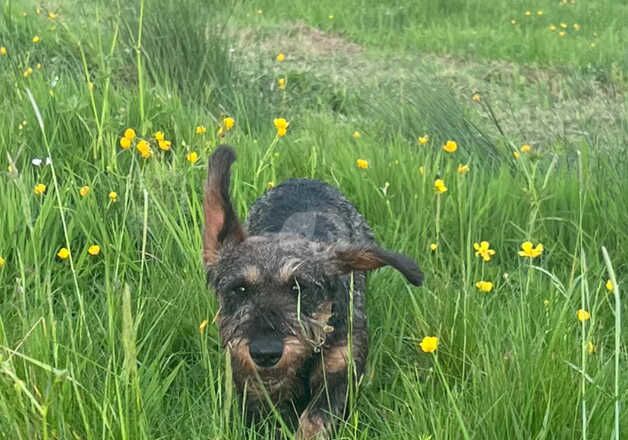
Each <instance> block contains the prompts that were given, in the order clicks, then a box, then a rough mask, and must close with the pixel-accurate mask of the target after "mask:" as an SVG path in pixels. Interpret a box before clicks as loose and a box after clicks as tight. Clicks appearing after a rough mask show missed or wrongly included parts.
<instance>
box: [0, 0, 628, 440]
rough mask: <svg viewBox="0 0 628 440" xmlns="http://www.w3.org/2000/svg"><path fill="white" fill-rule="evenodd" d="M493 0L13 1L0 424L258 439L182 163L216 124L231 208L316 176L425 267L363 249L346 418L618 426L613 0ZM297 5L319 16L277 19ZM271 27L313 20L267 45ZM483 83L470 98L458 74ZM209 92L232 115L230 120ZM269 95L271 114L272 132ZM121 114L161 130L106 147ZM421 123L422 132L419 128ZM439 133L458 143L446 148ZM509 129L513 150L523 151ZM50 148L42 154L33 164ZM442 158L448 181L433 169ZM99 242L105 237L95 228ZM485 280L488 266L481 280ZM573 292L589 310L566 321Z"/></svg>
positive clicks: (345, 431)
mask: <svg viewBox="0 0 628 440" xmlns="http://www.w3.org/2000/svg"><path fill="white" fill-rule="evenodd" d="M427 3H428V2H426V5H427ZM507 5H509V3H508V4H507V3H506V2H491V6H490V7H489V4H488V3H486V2H474V1H467V2H455V3H451V2H441V3H433V2H429V6H426V7H427V9H424V10H423V12H421V14H420V15H419V10H414V9H411V8H410V3H401V4H400V6H397V7H395V8H390V10H383V9H382V7H367V6H368V5H367V4H366V3H364V2H357V1H349V0H348V1H346V2H342V3H338V2H335V3H333V4H332V3H325V2H319V3H310V2H295V4H294V5H293V8H292V9H291V10H290V11H288V10H287V9H282V8H281V5H279V4H278V3H273V2H258V3H256V4H255V5H252V4H248V3H242V4H238V5H235V6H233V8H231V9H228V10H225V9H224V7H223V6H222V4H218V3H216V4H211V5H206V4H205V2H200V1H192V2H187V3H186V4H185V5H184V6H182V5H181V4H180V3H178V2H173V1H169V0H159V1H157V0H155V1H152V2H140V3H134V4H132V5H126V4H125V5H123V4H117V3H116V4H110V3H109V2H93V3H90V4H89V7H88V6H87V4H86V3H83V2H72V1H65V2H61V5H60V9H50V11H51V12H53V13H57V12H58V13H59V16H58V17H54V19H49V18H47V16H46V15H47V13H48V12H49V9H48V7H49V6H48V5H46V4H44V5H40V6H39V8H40V13H39V14H37V9H36V7H37V5H35V4H34V3H30V2H26V1H8V0H7V1H5V2H4V3H3V4H2V17H1V18H0V46H3V47H6V48H7V55H6V56H0V65H1V67H2V68H1V69H0V84H1V88H2V90H4V91H6V92H5V94H4V99H3V100H2V101H1V102H0V109H2V111H3V114H4V115H5V116H4V117H3V118H1V119H0V162H1V163H2V168H1V172H0V181H1V184H0V206H2V210H0V225H1V226H2V229H1V231H2V233H1V234H0V257H2V258H3V260H2V261H4V264H2V267H0V438H6V439H15V438H18V439H31V438H42V439H56V438H59V439H65V438H90V439H91V438H121V439H141V438H151V439H152V438H182V439H183V438H185V439H187V438H247V439H253V438H267V437H269V435H270V434H269V433H270V432H271V431H272V430H273V429H274V428H273V427H274V426H277V425H281V422H280V421H277V420H275V419H274V418H273V417H271V418H270V419H269V420H268V422H267V423H266V424H265V425H263V426H261V427H259V428H258V430H257V432H256V431H255V430H252V429H248V428H246V427H244V426H243V425H242V423H241V414H242V405H241V403H242V402H240V401H239V400H238V399H237V398H236V396H235V392H234V390H233V388H232V385H231V381H230V365H229V363H228V359H226V358H225V356H224V352H223V350H222V349H221V347H220V341H219V339H218V333H217V329H216V327H215V324H214V323H213V317H214V316H215V315H216V310H217V304H216V300H215V298H214V296H213V294H212V293H211V292H209V291H208V289H207V288H206V285H205V275H204V273H203V269H202V265H201V262H200V249H201V235H200V233H201V228H202V222H203V219H202V208H201V205H202V194H201V188H202V182H203V178H204V175H205V167H206V161H207V158H208V156H209V154H210V153H211V151H212V150H213V148H214V147H215V145H216V144H217V143H218V142H228V143H231V144H233V145H235V146H236V148H237V152H238V155H239V158H238V161H237V162H236V164H235V168H234V175H233V180H234V184H233V188H232V192H233V198H234V202H235V205H236V209H237V211H238V212H239V213H240V215H241V216H242V217H244V216H245V215H246V213H247V209H248V207H249V206H250V204H251V203H252V202H253V201H254V200H255V198H256V197H258V196H259V195H260V194H262V193H263V192H264V191H265V190H266V188H267V186H268V184H269V182H274V183H277V182H280V181H282V180H284V179H286V178H290V177H311V178H318V179H322V180H325V181H327V182H330V183H332V184H334V185H336V186H338V187H339V188H340V189H341V190H342V191H343V192H344V193H345V194H346V195H347V197H348V198H349V199H350V200H351V201H352V202H353V203H354V204H355V205H356V206H357V207H358V209H359V210H360V211H361V212H362V213H363V214H364V215H365V217H366V218H367V220H368V222H369V223H370V224H371V225H372V227H373V229H374V231H375V233H376V236H377V238H378V240H379V241H380V242H381V243H383V244H385V246H386V247H388V248H390V249H395V250H398V251H400V252H405V253H407V254H409V255H411V256H412V257H413V258H415V259H416V260H417V261H418V262H419V264H420V265H421V267H422V269H423V270H424V272H425V275H426V277H425V278H426V282H425V285H424V287H421V288H419V289H411V288H409V287H408V285H407V284H406V283H405V282H404V281H403V280H402V278H401V277H400V276H399V275H398V274H397V273H394V272H393V271H391V270H381V271H379V272H377V273H374V274H372V276H371V277H370V279H369V295H368V299H367V300H368V306H367V308H368V312H369V322H370V344H371V345H370V347H371V350H370V354H369V362H368V370H367V373H366V376H365V377H364V378H363V380H362V382H361V385H360V388H359V390H358V392H357V395H355V396H353V395H352V399H351V402H350V406H351V408H352V413H351V416H350V417H349V419H348V420H347V421H346V422H345V423H343V424H342V425H341V426H340V431H339V435H338V438H351V439H354V438H355V439H371V438H399V439H403V438H407V439H416V438H426V439H427V438H437V439H443V438H465V437H466V438H532V437H533V438H539V439H543V438H547V439H550V438H552V439H553V438H583V439H585V438H588V439H597V438H609V437H610V438H619V437H620V432H626V430H628V417H627V416H626V411H625V405H626V400H627V398H628V394H627V393H626V390H627V389H628V376H627V375H626V372H625V368H623V365H625V362H626V357H627V356H626V346H625V340H626V337H627V336H628V331H627V326H626V324H625V319H623V316H626V303H627V302H626V301H625V299H624V298H625V295H623V291H624V289H623V286H624V285H625V283H626V276H625V273H626V269H627V266H626V261H628V251H627V250H626V249H628V237H627V235H626V233H625V231H626V230H627V229H628V214H627V213H626V210H625V207H626V206H628V195H627V193H626V191H625V189H626V188H627V187H628V178H627V177H626V176H627V175H628V173H627V170H628V163H627V162H626V159H625V157H626V139H627V137H626V134H627V133H626V126H625V122H622V121H623V120H624V119H623V118H622V114H623V113H622V111H623V98H622V96H623V93H624V92H625V83H624V80H623V73H621V72H622V71H624V70H622V69H625V64H622V61H620V60H621V56H622V55H621V50H622V49H621V46H620V44H619V41H620V40H621V39H620V38H619V37H620V36H621V35H623V34H622V32H623V33H625V29H623V28H622V27H621V25H620V23H619V22H618V21H616V20H615V19H614V18H613V17H619V16H620V14H621V13H622V11H624V10H625V6H623V5H620V4H619V3H615V2H609V3H606V2H601V1H598V2H589V3H580V2H578V3H576V4H575V5H573V4H569V5H564V6H559V5H557V4H555V3H552V4H551V5H547V6H545V5H544V4H543V5H542V4H540V3H539V4H538V5H536V4H535V5H530V6H528V5H524V4H523V3H522V4H521V5H520V6H521V7H520V8H519V9H521V11H522V12H521V14H523V11H525V10H526V9H528V8H529V9H531V10H532V11H536V10H537V9H542V10H544V15H543V16H542V17H531V18H530V20H537V21H536V22H534V23H536V24H530V25H529V26H528V25H527V24H525V25H524V24H523V23H525V21H524V17H520V18H519V17H518V18H517V21H518V22H519V21H521V24H520V25H518V26H515V27H512V25H511V24H510V22H509V20H510V16H511V15H512V13H513V12H512V8H507ZM604 5H605V6H607V7H602V6H604ZM424 6H425V5H424ZM334 8H338V9H334ZM430 8H431V9H430ZM591 8H593V9H591ZM257 9H262V14H261V15H260V14H257V12H256V11H257ZM592 10H594V11H595V13H589V12H591V11H592ZM216 11H219V12H216ZM348 11H354V12H352V13H351V14H348ZM23 12H26V14H27V15H26V16H23V14H22V13H23ZM330 14H333V15H334V18H333V20H330V19H329V18H328V15H330ZM521 14H520V15H521ZM554 17H555V18H554ZM563 17H565V18H564V20H566V21H567V22H568V23H569V24H570V26H572V25H573V23H574V22H577V23H580V24H582V29H581V31H579V32H581V34H577V33H575V32H574V33H573V35H571V33H570V35H569V38H571V37H573V39H574V40H573V41H572V40H565V41H564V42H563V41H562V40H558V37H556V36H555V35H554V36H552V35H551V34H550V33H549V32H550V31H547V30H546V23H545V21H544V22H543V23H541V20H551V21H554V20H555V21H556V22H558V21H559V20H562V19H563ZM297 20H301V21H303V22H305V23H308V24H309V25H310V26H317V27H319V28H321V29H323V30H325V31H329V32H326V33H325V34H318V33H314V32H313V31H312V29H313V28H310V27H308V28H305V29H304V28H303V25H301V24H297V26H298V27H291V26H292V24H293V23H295V22H297ZM291 23H292V24H291ZM496 23H498V24H496ZM238 29H239V30H241V34H240V35H239V38H237V32H236V30H238ZM295 29H296V30H295ZM140 30H141V31H142V38H141V39H140V38H139V32H140ZM401 30H403V32H401ZM284 31H287V32H292V34H290V36H291V39H292V38H293V37H294V39H299V38H305V40H299V41H307V42H309V43H308V44H303V45H301V46H294V47H293V46H290V44H291V43H290V41H288V40H286V41H285V42H284V44H283V45H280V43H277V42H278V41H279V42H281V38H279V39H277V38H278V35H279V36H281V33H282V32H284ZM492 31H496V32H499V35H500V36H501V37H500V38H499V39H498V38H494V37H492V36H491V35H492V34H490V33H489V32H492ZM340 32H342V33H343V35H344V36H346V38H343V37H342V36H341V35H340V34H339V33H340ZM593 32H597V33H598V37H597V40H595V41H596V42H597V43H596V44H597V46H596V47H597V48H598V51H597V52H595V53H593V52H592V51H590V50H589V49H590V48H589V49H587V47H586V45H587V44H588V43H589V41H590V39H591V38H592V35H593V34H592V33H593ZM35 34H37V35H39V36H40V37H41V42H40V43H38V44H34V43H32V40H31V39H32V37H33V36H34V35H35ZM321 35H322V36H321ZM437 35H444V36H446V37H447V38H443V39H440V38H436V36H437ZM470 36H476V37H477V38H470ZM554 37H556V38H554ZM522 38H523V40H522ZM565 38H567V37H565ZM251 41H256V42H255V43H251ZM522 41H523V42H525V43H526V44H525V45H524V46H522ZM470 42H473V50H472V51H470V52H467V49H468V48H469V47H470V46H469V43H470ZM530 42H535V44H534V45H531V44H530ZM314 43H316V44H318V46H316V47H314V46H313V44H314ZM331 43H333V48H332V49H329V48H328V46H329V44H331ZM497 43H499V47H497ZM572 43H573V44H572ZM286 47H288V48H291V50H288V49H286ZM298 47H301V48H302V50H301V51H299V50H298ZM400 49H402V51H401V52H402V53H401V54H400ZM279 50H285V51H286V53H287V55H288V59H287V60H286V61H285V62H284V63H281V64H280V63H277V62H275V61H273V60H274V55H276V53H277V52H278V51H279ZM425 50H429V52H430V53H429V54H425V55H424V53H423V51H425ZM332 52H333V53H332ZM461 53H465V55H466V57H461V56H460V54H461ZM443 54H447V56H446V57H445V56H443ZM419 58H421V59H423V60H424V61H423V62H421V63H417V59H419ZM470 58H472V60H471V59H470ZM325 59H327V60H328V62H322V60H325ZM387 60H394V61H395V63H393V65H392V66H391V65H390V63H388V62H387ZM623 62H624V63H625V60H624V61H623ZM37 63H41V68H37ZM29 66H30V67H32V69H33V72H32V74H30V75H28V76H27V77H25V76H24V74H23V73H24V71H25V69H27V67H29ZM451 66H455V69H453V73H452V72H451V71H448V70H447V69H448V68H449V67H451ZM495 66H498V68H497V69H496V68H495ZM557 66H561V67H557ZM587 66H590V67H587ZM487 72H491V75H493V76H487V75H488V74H487ZM284 76H285V77H286V78H287V87H286V90H285V91H280V90H278V89H277V86H276V80H277V78H279V77H284ZM522 77H524V80H521V78H522ZM535 77H537V79H534V78H535ZM548 78H551V80H548V81H545V80H546V79H548ZM543 84H545V85H546V87H542V85H543ZM478 85H481V87H480V90H481V99H480V102H479V103H477V102H474V101H472V100H471V99H469V97H470V95H471V93H470V91H471V90H473V88H474V87H477V86H478ZM476 90H477V89H476ZM585 92H586V93H585ZM534 93H538V95H535V96H536V97H535V98H531V97H530V96H531V95H532V94H534ZM566 103H569V104H566ZM587 105H592V106H594V108H596V109H604V108H605V109H606V110H608V113H609V114H612V115H613V116H608V117H607V113H605V112H603V111H594V112H591V113H586V112H585V111H584V110H583V112H582V114H581V115H579V116H577V117H575V119H573V120H568V118H567V115H568V114H572V113H573V112H572V111H568V112H567V111H564V108H565V107H566V108H569V109H574V108H581V107H582V108H583V107H586V106H587ZM508 106H510V109H509V111H511V113H508V110H507V108H508ZM555 109H558V110H556V112H555V111H554V110H555ZM611 109H612V111H611ZM537 113H538V114H540V116H538V120H544V121H546V123H547V118H552V117H555V118H556V119H552V121H555V122H553V123H551V124H550V123H547V125H548V126H550V125H551V127H548V129H547V130H536V131H535V130H534V127H533V126H534V125H535V124H534V123H531V122H530V123H526V122H524V121H523V119H524V118H523V117H522V115H527V114H537ZM226 115H229V116H233V117H234V118H235V120H236V126H235V128H234V129H233V130H231V131H229V132H228V133H227V134H226V136H225V138H224V139H223V138H219V137H218V135H217V130H218V128H219V125H220V124H221V121H222V118H223V117H224V116H226ZM275 117H285V118H287V119H288V120H289V121H290V127H289V129H288V133H287V135H286V136H285V137H284V138H281V139H278V140H277V139H276V138H275V130H274V128H273V126H272V120H273V118H275ZM531 120H532V119H531ZM561 124H563V125H562V129H558V128H557V126H558V125H561ZM200 125H202V126H205V127H207V132H206V133H204V134H202V135H199V134H196V133H195V128H196V127H197V126H200ZM128 127H133V128H134V129H135V130H136V131H137V133H138V135H139V136H141V137H146V138H150V137H151V136H152V134H153V133H154V132H155V131H157V130H162V131H163V132H164V133H165V136H166V138H167V139H169V140H171V141H172V149H171V150H170V151H167V152H164V151H160V150H159V149H158V148H157V147H156V145H155V143H154V141H153V145H152V148H153V150H154V155H153V157H151V158H150V159H147V160H145V159H142V158H141V157H140V156H139V155H138V154H137V152H136V151H135V150H134V149H130V150H123V149H121V148H120V146H119V141H120V137H121V136H122V135H123V132H124V130H125V129H126V128H128ZM572 128H573V129H572ZM356 130H357V131H359V132H360V133H361V136H360V137H359V139H355V138H354V137H352V133H353V132H354V131H356ZM423 134H428V135H429V136H430V142H429V143H428V144H427V145H423V146H419V145H418V144H417V142H416V138H417V137H418V136H420V135H423ZM448 139H454V140H457V141H458V143H459V149H458V151H457V152H456V153H453V154H447V153H445V152H443V151H442V149H441V148H440V146H441V144H442V143H443V142H445V141H446V140H448ZM526 142H529V143H531V144H532V147H533V149H532V152H531V153H520V157H519V159H515V158H514V157H513V152H515V151H519V150H520V146H521V145H522V144H523V143H526ZM271 148H272V150H271ZM191 151H195V152H197V153H198V155H199V157H200V159H199V160H198V161H197V162H195V163H190V162H189V161H188V160H186V157H187V154H188V153H189V152H191ZM48 156H49V157H51V159H52V165H44V164H42V165H40V166H35V165H33V164H32V160H33V159H34V158H46V157H48ZM357 159H365V160H367V161H368V164H369V167H368V169H365V170H362V169H359V168H358V167H356V164H355V163H356V160H357ZM461 163H468V164H469V166H470V171H469V172H468V173H467V174H464V175H463V174H459V173H458V172H457V168H458V165H459V164H461ZM437 177H440V178H443V179H444V180H445V183H446V185H447V187H448V191H447V192H445V193H443V194H440V195H438V194H436V193H435V191H434V180H435V179H436V178H437ZM37 183H44V184H45V185H46V186H47V190H46V192H45V194H43V195H42V196H36V195H35V194H34V193H33V187H34V186H35V184H37ZM84 185H88V186H89V187H90V189H91V191H90V193H89V194H88V195H87V196H86V197H82V196H80V195H79V188H80V187H82V186H84ZM110 191H115V192H116V193H117V194H118V198H117V201H116V202H112V201H111V200H110V199H109V197H108V194H109V192H110ZM481 240H488V241H490V243H491V247H492V248H493V249H495V250H496V255H495V256H494V257H493V258H492V260H491V261H490V262H482V261H481V259H479V258H478V257H476V256H475V255H474V250H473V244H474V243H475V242H479V241H481ZM526 240H531V241H533V242H534V243H535V244H536V243H543V245H544V252H543V254H542V256H541V257H539V258H536V259H526V258H522V257H520V256H519V255H518V253H517V252H518V251H519V249H520V245H521V243H522V242H524V241H526ZM432 243H434V244H437V245H438V247H437V249H436V250H435V251H432V250H430V245H431V244H432ZM92 244H98V245H100V247H101V253H100V254H99V255H97V256H90V255H89V254H88V253H87V248H88V247H89V246H90V245H92ZM61 247H68V248H69V249H70V251H71V258H70V259H68V260H61V259H59V258H58V257H56V253H57V252H58V251H59V249H60V248H61ZM608 279H611V280H612V283H613V285H614V289H613V291H612V293H609V291H608V289H607V288H606V287H605V284H606V281H607V280H608ZM480 280H486V281H491V282H492V283H493V284H494V287H493V290H492V291H491V292H490V293H481V292H479V291H478V289H477V288H476V287H475V284H476V282H477V281H480ZM579 309H583V310H587V311H588V312H590V316H591V318H590V320H588V321H585V322H580V321H578V319H577V318H576V312H577V310H579ZM205 320H207V321H208V322H209V324H208V325H207V327H206V328H204V329H203V330H202V331H199V325H200V324H201V323H202V322H203V321H205ZM424 336H437V337H438V338H439V341H440V343H439V348H438V350H437V351H436V352H435V353H433V354H426V353H422V352H421V351H420V349H419V348H418V343H419V342H420V341H421V339H422V338H423V337H424ZM285 435H286V436H287V437H288V438H289V437H290V434H289V433H288V432H287V431H286V432H285Z"/></svg>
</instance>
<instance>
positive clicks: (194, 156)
mask: <svg viewBox="0 0 628 440" xmlns="http://www.w3.org/2000/svg"><path fill="white" fill-rule="evenodd" d="M185 158H186V159H187V161H188V162H190V163H191V164H195V163H196V161H197V160H198V153H197V152H196V151H190V152H189V153H188V154H187V156H185Z"/></svg>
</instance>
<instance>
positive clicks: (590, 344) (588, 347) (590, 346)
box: [587, 341, 596, 354]
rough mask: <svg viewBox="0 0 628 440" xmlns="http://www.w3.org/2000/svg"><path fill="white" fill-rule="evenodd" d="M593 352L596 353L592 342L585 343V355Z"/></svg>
mask: <svg viewBox="0 0 628 440" xmlns="http://www.w3.org/2000/svg"><path fill="white" fill-rule="evenodd" d="M595 352H596V347H595V345H593V342H591V341H589V342H587V353H589V354H593V353H595Z"/></svg>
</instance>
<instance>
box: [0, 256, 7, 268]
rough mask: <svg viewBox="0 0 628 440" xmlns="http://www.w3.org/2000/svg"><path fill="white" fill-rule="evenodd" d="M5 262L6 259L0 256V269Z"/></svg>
mask: <svg viewBox="0 0 628 440" xmlns="http://www.w3.org/2000/svg"><path fill="white" fill-rule="evenodd" d="M5 264H7V260H5V259H4V258H2V257H0V269H2V268H3V267H4V265H5Z"/></svg>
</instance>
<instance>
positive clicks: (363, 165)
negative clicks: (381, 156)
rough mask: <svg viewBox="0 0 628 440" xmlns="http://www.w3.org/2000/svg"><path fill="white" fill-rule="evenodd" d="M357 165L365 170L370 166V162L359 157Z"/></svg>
mask: <svg viewBox="0 0 628 440" xmlns="http://www.w3.org/2000/svg"><path fill="white" fill-rule="evenodd" d="M355 165H356V166H357V167H358V168H360V169H361V170H365V169H367V168H368V167H369V162H368V160H365V159H358V160H356V161H355Z"/></svg>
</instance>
